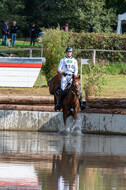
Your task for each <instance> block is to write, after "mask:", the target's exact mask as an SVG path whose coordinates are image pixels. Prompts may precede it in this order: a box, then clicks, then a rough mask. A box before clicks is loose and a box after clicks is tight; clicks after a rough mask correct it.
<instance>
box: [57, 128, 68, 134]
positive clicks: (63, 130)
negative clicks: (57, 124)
mask: <svg viewBox="0 0 126 190" xmlns="http://www.w3.org/2000/svg"><path fill="white" fill-rule="evenodd" d="M57 134H58V135H70V129H68V128H67V129H61V130H60V131H59V132H58V133H57Z"/></svg>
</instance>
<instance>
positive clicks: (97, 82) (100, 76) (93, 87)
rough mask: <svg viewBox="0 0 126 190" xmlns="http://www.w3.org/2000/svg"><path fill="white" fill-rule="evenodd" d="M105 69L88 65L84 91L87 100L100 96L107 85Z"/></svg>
mask: <svg viewBox="0 0 126 190" xmlns="http://www.w3.org/2000/svg"><path fill="white" fill-rule="evenodd" d="M104 75H105V67H104V66H99V65H94V66H92V65H87V74H86V75H85V80H84V91H85V97H86V99H87V98H88V96H92V95H95V96H97V95H100V94H101V92H102V90H103V87H104V85H105V83H106V80H105V77H104Z"/></svg>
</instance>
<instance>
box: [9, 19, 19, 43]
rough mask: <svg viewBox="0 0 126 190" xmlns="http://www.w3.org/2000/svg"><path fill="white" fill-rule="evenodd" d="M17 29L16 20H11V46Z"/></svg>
mask: <svg viewBox="0 0 126 190" xmlns="http://www.w3.org/2000/svg"><path fill="white" fill-rule="evenodd" d="M17 30H18V26H17V25H16V21H13V23H12V26H11V45H12V46H15V40H16V37H17Z"/></svg>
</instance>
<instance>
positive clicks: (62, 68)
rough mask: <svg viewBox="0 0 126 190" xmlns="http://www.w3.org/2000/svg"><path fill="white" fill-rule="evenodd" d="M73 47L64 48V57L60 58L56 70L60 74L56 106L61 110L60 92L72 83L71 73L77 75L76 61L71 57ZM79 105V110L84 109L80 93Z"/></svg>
mask: <svg viewBox="0 0 126 190" xmlns="http://www.w3.org/2000/svg"><path fill="white" fill-rule="evenodd" d="M72 53H73V48H72V47H67V48H66V55H67V56H66V57H64V58H62V59H61V60H60V63H59V66H58V72H59V73H61V74H62V79H61V88H60V89H59V90H58V91H57V94H58V103H57V104H56V108H57V109H58V110H61V108H62V107H61V97H62V93H63V91H64V90H65V88H66V86H67V84H68V83H70V84H71V83H72V75H75V76H76V75H78V63H77V60H76V59H75V58H73V57H72ZM79 101H80V107H81V110H84V109H85V105H84V103H83V101H82V95H80V99H79Z"/></svg>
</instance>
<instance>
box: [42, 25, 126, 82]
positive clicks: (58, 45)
mask: <svg viewBox="0 0 126 190" xmlns="http://www.w3.org/2000/svg"><path fill="white" fill-rule="evenodd" d="M125 42H126V37H125V35H118V34H107V35H106V34H99V33H96V34H95V33H92V34H89V33H83V32H81V33H76V32H64V31H63V30H60V29H59V28H57V29H47V30H45V36H44V37H42V44H43V48H44V56H45V57H46V64H45V66H44V68H43V69H44V73H45V76H46V79H47V81H49V80H51V78H52V77H53V76H54V75H55V74H56V73H57V67H58V64H59V61H60V59H61V58H62V57H64V55H65V49H66V47H67V46H68V45H69V46H72V47H73V48H74V53H73V57H75V58H77V60H78V62H79V64H80V59H81V58H85V59H86V58H88V59H91V60H92V54H91V52H82V51H81V50H78V51H77V50H75V49H111V50H112V49H113V50H116V49H120V50H121V49H123V50H124V49H126V43H125ZM96 58H97V61H98V62H99V63H101V61H102V60H107V61H109V62H110V61H114V62H115V61H122V60H123V61H125V59H126V54H124V53H113V52H112V53H108V52H97V55H96ZM108 70H109V69H108ZM84 72H85V70H84V69H83V73H84ZM122 72H125V70H123V71H122Z"/></svg>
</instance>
